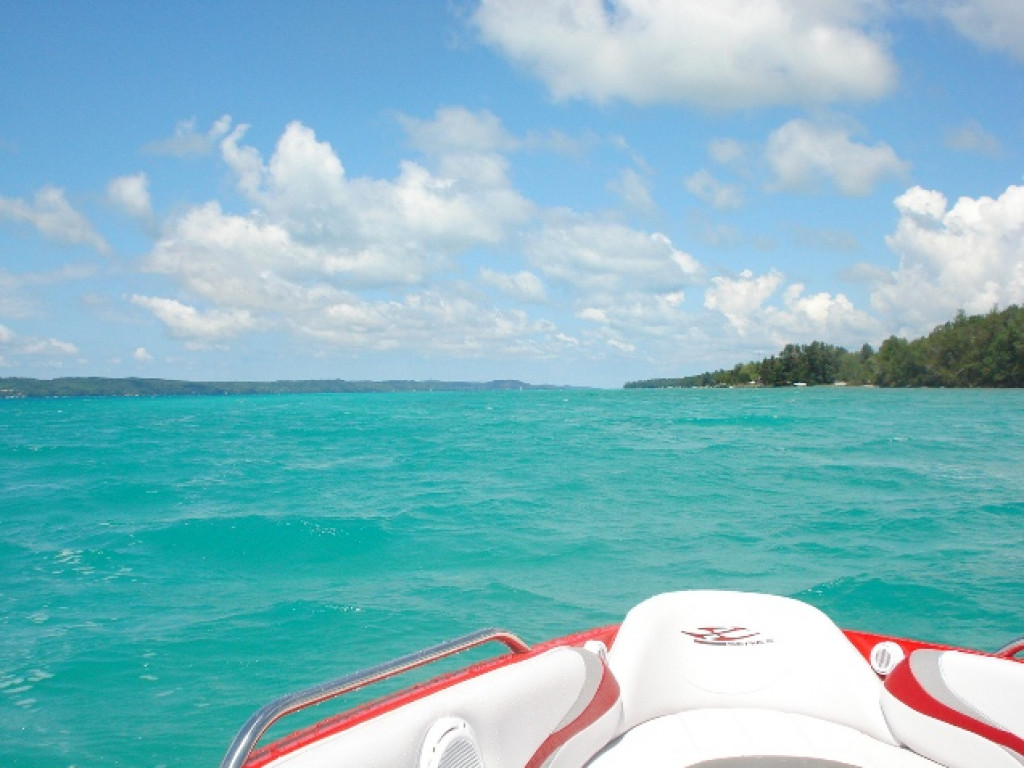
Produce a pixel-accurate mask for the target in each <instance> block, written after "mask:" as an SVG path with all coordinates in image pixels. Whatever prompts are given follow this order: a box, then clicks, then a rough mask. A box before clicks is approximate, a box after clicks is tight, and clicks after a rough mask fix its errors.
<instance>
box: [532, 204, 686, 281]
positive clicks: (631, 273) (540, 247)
mask: <svg viewBox="0 0 1024 768" xmlns="http://www.w3.org/2000/svg"><path fill="white" fill-rule="evenodd" d="M526 254H527V258H528V259H529V261H530V263H531V264H532V265H534V266H535V267H536V268H537V269H539V270H540V271H541V272H542V273H544V274H545V275H546V276H547V277H549V278H551V279H553V280H558V281H560V282H562V283H566V284H568V285H570V286H572V287H574V288H575V289H577V290H579V291H582V292H583V293H584V294H591V293H597V294H605V293H607V294H622V293H631V292H635V291H642V292H651V291H653V292H656V293H668V292H672V291H677V290H679V288H680V287H681V286H684V285H687V284H692V283H694V282H696V281H697V280H699V279H700V277H701V276H702V274H703V268H702V267H701V265H700V264H699V263H698V262H697V260H696V259H694V258H693V257H692V256H691V255H690V254H688V253H685V252H683V251H680V250H679V249H677V248H675V247H674V246H673V245H672V241H671V240H669V238H667V237H666V236H665V235H663V234H661V233H657V232H655V233H653V234H646V233H644V232H639V231H637V230H635V229H630V228H629V227H626V226H623V225H621V224H617V223H614V222H607V221H600V220H596V219H592V218H588V217H582V216H576V215H571V214H565V215H562V216H556V217H554V219H553V220H552V221H551V222H550V223H549V225H548V226H546V227H544V228H543V229H541V230H540V231H538V232H535V233H533V234H532V235H530V236H529V238H528V241H527V244H526Z"/></svg>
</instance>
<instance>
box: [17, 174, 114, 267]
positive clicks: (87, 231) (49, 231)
mask: <svg viewBox="0 0 1024 768" xmlns="http://www.w3.org/2000/svg"><path fill="white" fill-rule="evenodd" d="M2 219H9V220H11V221H17V222H24V223H26V224H31V225H32V226H33V227H35V228H36V229H37V230H38V231H39V232H40V233H41V234H42V235H43V236H44V237H46V238H47V239H50V240H55V241H57V242H60V243H67V244H71V245H88V246H91V247H92V248H95V249H96V250H97V251H99V252H100V253H108V252H109V251H110V246H109V245H107V242H106V240H104V239H103V238H102V237H101V236H100V235H99V233H97V232H96V230H95V229H93V227H92V225H91V224H90V223H89V221H88V219H86V218H85V216H83V215H82V214H81V213H79V212H78V211H76V210H75V209H74V208H72V207H71V204H70V203H68V201H67V199H66V198H65V197H64V190H63V189H58V188H57V187H43V188H42V189H40V190H39V191H38V192H36V196H35V199H34V200H33V202H32V203H27V202H25V201H24V200H21V199H19V198H8V197H0V220H2Z"/></svg>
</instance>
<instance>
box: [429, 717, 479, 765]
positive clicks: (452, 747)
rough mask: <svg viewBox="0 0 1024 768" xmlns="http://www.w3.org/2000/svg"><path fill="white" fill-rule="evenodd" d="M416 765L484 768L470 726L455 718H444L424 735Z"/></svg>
mask: <svg viewBox="0 0 1024 768" xmlns="http://www.w3.org/2000/svg"><path fill="white" fill-rule="evenodd" d="M419 768H484V760H483V757H481V755H480V747H478V746H477V743H476V738H475V737H474V736H473V729H472V728H470V727H469V723H467V722H466V721H465V720H462V719H461V718H458V717H444V718H441V719H440V720H438V721H437V722H436V723H434V724H433V725H432V726H430V729H429V730H428V731H427V735H426V736H425V737H424V738H423V749H422V750H421V751H420V761H419Z"/></svg>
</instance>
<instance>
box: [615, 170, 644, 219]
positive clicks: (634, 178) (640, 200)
mask: <svg viewBox="0 0 1024 768" xmlns="http://www.w3.org/2000/svg"><path fill="white" fill-rule="evenodd" d="M608 189H609V190H611V191H612V192H614V193H615V194H617V195H618V196H619V197H621V198H622V201H623V202H624V203H626V205H628V206H629V207H630V208H633V209H635V210H638V211H641V212H643V213H650V212H652V211H654V210H655V208H656V206H655V204H654V199H653V198H652V197H651V190H650V185H649V181H648V179H647V178H646V177H645V176H643V175H641V174H640V173H637V172H636V171H635V170H633V169H632V168H626V169H624V170H623V171H622V173H621V174H619V176H618V178H615V179H613V180H612V181H611V182H609V184H608Z"/></svg>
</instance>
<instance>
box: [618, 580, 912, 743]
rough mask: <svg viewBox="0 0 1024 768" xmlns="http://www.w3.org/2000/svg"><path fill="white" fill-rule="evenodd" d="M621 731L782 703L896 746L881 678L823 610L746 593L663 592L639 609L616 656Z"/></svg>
mask: <svg viewBox="0 0 1024 768" xmlns="http://www.w3.org/2000/svg"><path fill="white" fill-rule="evenodd" d="M609 661H610V663H611V667H612V671H613V672H614V673H615V676H616V677H617V678H618V681H619V686H620V688H621V690H622V702H623V713H624V727H623V730H628V729H629V728H632V727H634V726H636V725H639V724H641V723H643V722H645V721H647V720H651V719H653V718H656V717H661V716H664V715H670V714H674V713H676V712H680V711H684V710H690V709H710V708H715V707H723V708H733V707H743V708H755V709H776V710H780V711H783V712H794V713H798V714H805V715H809V716H811V717H816V718H820V719H823V720H830V721H832V722H835V723H839V724H840V725H846V726H849V727H851V728H856V729H857V730H860V731H863V732H864V733H866V734H868V735H870V736H872V737H874V738H875V739H877V740H879V741H885V742H888V743H890V744H893V745H895V744H896V741H895V739H894V738H893V736H892V734H891V733H890V732H889V729H888V726H887V725H886V723H885V719H884V718H883V716H882V710H881V707H880V705H879V700H878V697H879V693H880V692H881V688H882V684H881V683H880V682H879V680H878V677H877V675H875V673H874V672H873V671H872V670H871V667H870V666H869V664H868V663H867V662H866V661H865V660H864V657H863V656H861V655H860V653H859V652H858V651H857V650H856V649H855V648H854V647H853V645H852V644H851V643H850V641H849V640H848V639H847V638H846V636H845V635H844V634H843V633H842V631H841V630H840V629H839V628H838V627H836V625H835V624H834V623H833V622H832V621H831V619H829V618H828V617H827V616H826V615H825V614H824V613H822V612H821V611H819V610H818V609H817V608H814V607H813V606H811V605H808V604H806V603H803V602H799V601H797V600H792V599H789V598H785V597H776V596H773V595H758V594H748V593H742V592H721V591H689V592H672V593H667V594H663V595H658V596H657V597H653V598H651V599H649V600H646V601H644V602H643V603H641V604H640V605H638V606H637V607H635V608H634V609H633V610H631V611H630V612H629V613H628V614H627V615H626V618H625V620H624V621H623V623H622V626H621V628H620V629H619V633H618V636H617V637H616V639H615V643H614V644H613V646H612V650H611V652H610V654H609Z"/></svg>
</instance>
